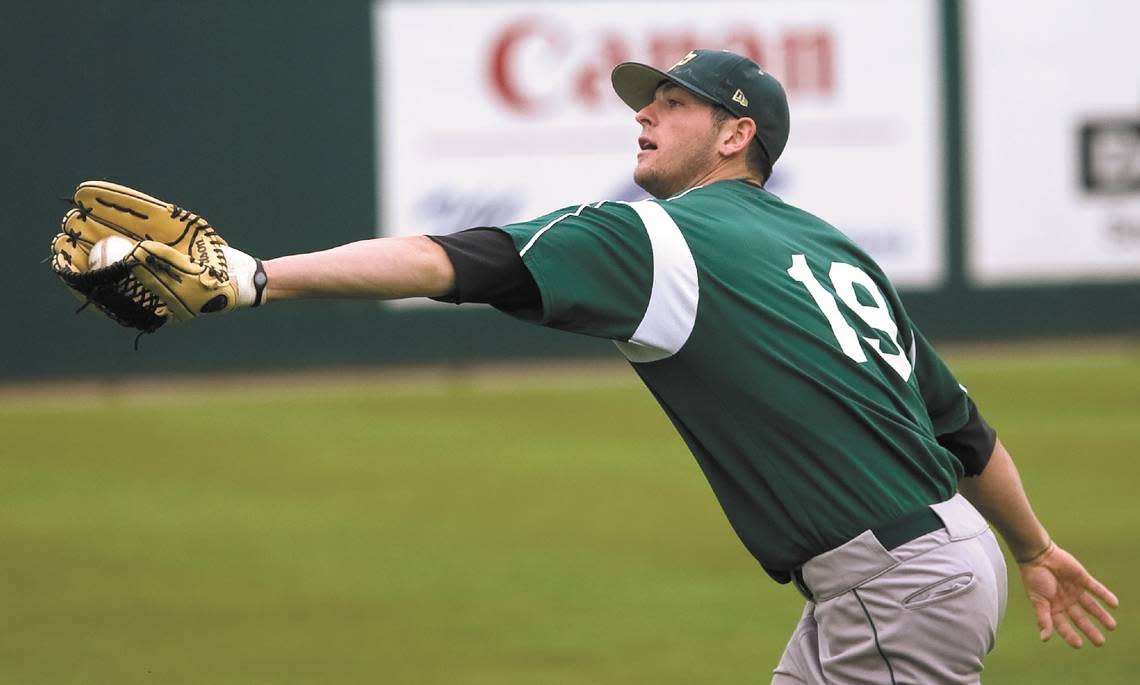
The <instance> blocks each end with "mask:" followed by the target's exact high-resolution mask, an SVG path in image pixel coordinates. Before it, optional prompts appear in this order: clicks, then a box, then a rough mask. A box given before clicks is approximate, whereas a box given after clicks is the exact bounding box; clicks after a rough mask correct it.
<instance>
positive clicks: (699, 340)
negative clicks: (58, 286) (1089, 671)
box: [53, 50, 1117, 684]
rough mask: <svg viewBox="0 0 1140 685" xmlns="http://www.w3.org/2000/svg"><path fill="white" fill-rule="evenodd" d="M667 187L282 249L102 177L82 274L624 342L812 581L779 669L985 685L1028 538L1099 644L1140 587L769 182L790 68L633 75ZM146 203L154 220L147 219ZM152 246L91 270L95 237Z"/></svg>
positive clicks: (151, 296) (1058, 619)
mask: <svg viewBox="0 0 1140 685" xmlns="http://www.w3.org/2000/svg"><path fill="white" fill-rule="evenodd" d="M612 80H613V85H614V88H615V90H616V91H617V94H618V95H619V96H620V97H621V99H622V100H623V101H624V102H625V103H626V104H628V105H629V106H630V107H631V108H632V109H633V110H634V111H635V112H636V115H635V119H636V121H637V123H638V124H639V125H640V129H641V133H640V137H639V138H638V145H639V147H640V151H639V152H638V154H637V165H636V168H635V170H634V179H635V180H636V182H637V183H638V184H639V185H640V186H641V187H642V188H644V189H645V190H647V191H648V192H649V193H650V194H651V195H653V196H654V197H655V198H656V199H652V200H646V201H642V202H595V203H592V204H584V205H580V206H575V207H567V208H563V209H559V210H557V211H554V212H551V213H550V214H547V215H545V216H541V217H538V218H535V219H533V220H531V221H525V222H521V223H517V224H511V225H506V226H498V227H484V228H473V229H470V230H467V231H463V232H460V233H457V234H454V235H449V236H414V237H400V238H385V239H374V240H365V241H361V242H357V243H351V244H348V245H343V246H340V247H336V248H334V249H331V250H327V251H324V252H318V253H312V254H304V255H294V256H287V257H281V258H278V259H273V260H268V261H265V262H261V261H259V260H257V259H254V258H252V257H250V256H248V255H246V254H244V253H242V252H240V251H238V250H235V249H233V248H231V247H230V246H228V245H227V244H225V242H224V241H222V240H221V239H220V238H218V237H217V235H216V232H214V230H213V229H212V228H211V227H210V226H209V225H208V224H207V223H206V222H205V221H204V220H203V219H201V217H199V216H197V215H195V214H192V213H190V212H187V211H186V210H182V209H180V208H178V207H176V206H173V205H169V204H167V203H164V202H162V201H160V200H156V199H155V198H151V197H149V196H147V195H144V194H142V193H138V192H137V191H132V190H130V189H127V188H123V187H121V186H115V185H113V184H107V183H99V182H93V183H86V184H83V185H81V186H80V188H79V190H78V191H77V193H76V199H75V204H76V207H75V209H73V210H72V211H71V212H69V213H68V215H67V216H66V217H65V220H64V230H63V232H62V233H60V235H59V236H58V237H57V239H56V241H55V243H54V252H55V259H54V260H53V265H54V267H55V270H56V271H57V273H59V274H60V276H61V277H62V278H63V279H64V280H65V282H67V283H68V284H69V285H71V286H72V287H73V288H75V289H76V290H77V291H78V292H79V293H80V294H81V296H82V297H84V298H86V299H88V300H91V301H93V302H94V303H95V304H96V306H98V307H100V308H102V309H104V310H105V311H107V312H108V313H110V314H112V315H113V316H115V317H116V318H117V319H119V320H120V321H121V322H124V323H127V324H129V325H133V326H135V327H137V328H139V329H140V330H144V331H146V330H154V329H155V328H157V327H158V326H160V325H162V323H163V322H165V321H166V320H169V319H188V318H193V317H194V316H196V315H198V314H200V313H209V312H215V311H229V310H232V309H234V308H236V307H241V306H257V305H260V304H263V303H264V302H266V301H280V300H289V299H297V298H328V297H349V298H373V299H376V298H382V299H390V298H402V297H412V296H428V297H433V298H436V299H439V300H443V301H446V302H455V303H464V302H482V303H488V304H491V305H493V306H494V307H496V308H498V309H500V310H502V311H503V312H506V313H507V314H509V315H511V316H515V317H518V318H521V319H525V320H527V321H531V322H534V323H537V324H540V325H543V326H548V327H551V328H557V329H561V330H566V331H572V332H576V333H582V334H586V335H592V336H598V337H602V338H607V339H609V340H613V341H614V342H615V343H616V345H617V347H618V349H619V351H620V352H621V354H623V355H624V356H625V357H626V358H627V359H628V360H629V361H630V363H631V364H632V365H633V368H634V369H635V370H636V372H637V374H638V375H639V376H640V377H641V379H642V380H643V381H644V382H645V385H646V386H647V387H648V388H649V390H650V392H652V393H653V395H654V397H655V398H656V399H657V400H658V402H659V403H660V405H661V407H662V409H663V410H664V411H665V413H666V414H667V415H668V417H669V418H670V420H671V421H672V422H673V424H674V426H676V429H677V431H678V432H679V433H680V435H681V438H682V439H683V440H684V441H685V443H686V445H687V446H688V447H689V449H690V450H691V451H692V453H693V456H694V457H695V458H696V459H697V461H698V462H699V464H700V466H701V468H702V470H703V472H704V474H705V476H706V477H707V479H708V481H709V484H710V485H711V486H712V488H713V491H714V492H715V493H716V496H717V498H718V500H719V502H720V504H721V505H722V507H723V508H724V511H725V514H726V515H727V518H728V520H729V522H730V523H731V525H732V526H733V528H734V529H735V531H736V532H737V534H738V535H739V537H740V539H741V541H742V542H743V543H744V545H745V547H747V549H748V550H749V551H750V552H751V553H752V555H753V556H754V557H755V558H756V560H757V561H758V562H759V563H760V565H761V566H762V567H763V568H764V569H765V570H766V571H767V572H768V574H770V575H771V576H772V577H773V578H774V579H775V580H777V581H778V582H781V583H790V584H791V585H793V586H794V587H795V588H796V590H798V591H799V593H800V594H801V595H803V597H804V598H805V599H806V605H805V608H804V612H803V616H802V619H801V620H800V622H799V624H798V625H797V626H796V628H795V630H794V632H793V634H792V636H791V639H790V641H789V642H788V645H787V648H786V650H785V652H784V655H783V657H782V658H781V660H780V662H779V664H778V666H777V667H776V669H775V673H774V677H773V681H772V682H773V683H843V684H848V683H977V682H979V677H980V675H979V674H980V672H981V670H982V661H983V658H984V657H985V655H986V654H987V653H988V652H989V651H990V649H991V648H992V647H993V645H994V636H995V633H996V631H997V627H998V623H999V622H1000V620H1001V617H1002V613H1003V611H1004V609H1005V603H1006V567H1005V563H1004V561H1003V557H1002V554H1001V552H1000V550H999V548H998V544H997V542H996V540H995V537H994V535H993V533H992V532H991V531H990V528H989V525H987V521H988V522H989V523H990V524H992V525H993V526H994V527H995V528H997V530H998V531H999V532H1000V533H1001V535H1002V536H1003V537H1004V539H1005V541H1006V543H1007V545H1008V547H1009V550H1010V552H1011V554H1012V555H1013V557H1014V558H1015V559H1016V561H1017V563H1018V570H1019V571H1020V575H1021V578H1022V582H1023V584H1024V586H1025V590H1026V592H1027V593H1028V595H1029V598H1030V600H1031V602H1032V604H1033V607H1034V609H1035V611H1036V615H1037V622H1038V625H1039V626H1040V630H1041V633H1040V636H1041V639H1042V640H1046V639H1048V638H1049V637H1050V636H1051V635H1052V634H1053V633H1054V632H1057V633H1059V634H1060V635H1061V637H1062V638H1063V639H1064V640H1065V641H1066V642H1067V643H1069V644H1070V645H1071V646H1073V647H1080V646H1081V644H1082V637H1081V633H1083V634H1084V635H1085V636H1087V638H1088V639H1089V640H1091V641H1092V643H1093V644H1094V645H1098V646H1099V645H1101V644H1103V643H1104V640H1105V638H1104V635H1103V633H1102V632H1101V629H1100V628H1099V627H1098V625H1097V624H1096V623H1094V621H1093V619H1095V620H1096V621H1097V622H1099V624H1101V625H1102V626H1103V627H1104V628H1106V629H1109V630H1111V629H1113V628H1114V627H1115V621H1114V619H1113V617H1112V615H1111V614H1110V613H1109V611H1108V610H1107V609H1106V607H1108V608H1113V607H1116V606H1117V599H1116V597H1115V596H1114V595H1113V594H1112V592H1110V591H1109V590H1108V589H1107V588H1106V587H1105V586H1104V585H1102V584H1101V583H1099V582H1098V581H1096V580H1095V579H1094V578H1093V577H1092V576H1091V575H1090V574H1089V573H1088V572H1087V571H1086V570H1085V569H1084V567H1083V566H1082V565H1081V564H1080V563H1079V562H1078V561H1077V560H1076V559H1075V558H1074V557H1072V556H1071V555H1070V554H1068V553H1067V552H1065V551H1064V550H1063V549H1061V548H1060V547H1059V546H1058V545H1057V544H1056V543H1055V542H1054V541H1053V540H1052V539H1051V538H1050V536H1049V534H1048V533H1047V532H1046V529H1045V528H1044V527H1043V526H1042V524H1041V523H1040V522H1039V521H1038V519H1037V518H1036V516H1035V515H1034V513H1033V511H1032V509H1031V507H1030V504H1029V501H1028V500H1027V498H1026V495H1025V493H1024V491H1023V489H1022V486H1021V482H1020V479H1019V476H1018V473H1017V470H1016V468H1015V467H1014V463H1013V461H1012V460H1011V458H1010V455H1009V453H1008V452H1007V451H1006V449H1005V448H1004V447H1003V446H1002V444H1001V442H1000V441H999V440H998V439H997V437H996V434H995V432H994V430H993V429H992V428H991V427H990V426H989V425H988V424H987V423H986V422H985V420H984V419H983V418H982V416H981V415H980V413H979V411H978V409H977V407H976V406H975V405H974V403H973V401H971V399H970V397H969V396H968V395H967V393H966V389H965V388H963V387H962V386H961V385H959V384H958V382H957V381H956V380H955V378H954V376H953V375H952V374H951V372H950V371H949V369H948V368H947V367H946V366H945V364H944V363H943V362H942V360H941V359H940V358H939V356H938V355H937V353H936V352H935V351H934V349H933V348H932V347H931V346H930V344H929V343H928V342H927V341H926V339H925V338H923V336H922V334H921V333H920V332H919V331H918V328H917V327H916V326H915V325H914V322H913V321H911V320H910V318H909V316H908V315H907V312H906V309H905V308H904V307H903V304H902V302H901V300H900V299H899V297H898V295H897V293H896V292H895V290H894V288H893V287H892V285H891V283H890V281H889V280H888V279H887V277H886V276H885V275H884V274H883V272H882V271H881V270H880V268H879V267H878V265H877V264H876V263H875V262H874V261H873V260H872V259H871V258H870V257H869V256H868V255H867V254H866V253H865V252H864V251H863V250H861V249H860V248H859V247H858V246H856V245H855V244H853V243H852V242H851V241H850V240H849V239H848V238H847V237H845V236H844V235H843V234H842V233H840V232H839V231H838V230H836V229H835V228H833V227H832V226H830V225H828V224H827V223H826V222H824V221H823V220H821V219H819V218H817V217H815V216H813V215H811V214H809V213H807V212H805V211H803V210H800V209H798V208H796V207H792V206H790V205H788V204H786V203H784V202H782V201H781V200H780V199H779V198H778V197H776V196H775V195H772V194H771V193H769V192H768V191H766V190H765V189H764V184H765V182H766V181H767V180H768V177H769V176H770V174H771V173H772V165H773V164H774V163H775V162H776V161H777V160H778V159H779V157H780V154H781V153H782V152H783V150H784V146H785V144H786V143H787V140H788V132H789V113H788V105H787V100H786V97H785V94H784V91H783V88H782V87H781V86H780V84H779V83H778V82H777V81H776V79H774V78H773V77H772V76H771V75H770V74H768V73H766V72H764V71H763V70H761V68H760V67H759V66H757V65H756V64H755V63H754V62H752V61H751V60H749V59H747V58H745V57H742V56H739V55H736V54H732V53H729V52H722V51H712V50H696V51H694V52H690V53H689V54H688V55H686V56H684V57H683V58H682V59H681V60H680V61H679V62H678V63H677V64H676V65H675V66H674V67H673V68H672V69H670V70H669V71H668V72H662V71H659V70H657V69H654V68H652V67H649V66H646V65H643V64H636V63H624V64H620V65H618V66H617V67H616V68H615V69H614V71H613V75H612ZM140 217H142V218H140ZM106 235H120V236H126V237H128V238H131V239H132V240H134V241H136V242H137V244H136V245H135V247H134V249H133V251H132V252H131V253H130V255H129V256H128V257H126V258H125V259H124V260H122V261H121V262H119V263H117V264H116V265H113V266H111V267H105V268H101V269H96V270H91V269H88V268H87V264H86V261H85V260H86V255H87V253H88V252H89V251H90V245H91V244H92V243H93V242H95V241H96V240H98V239H99V238H101V237H104V236H106Z"/></svg>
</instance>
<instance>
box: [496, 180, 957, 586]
mask: <svg viewBox="0 0 1140 685" xmlns="http://www.w3.org/2000/svg"><path fill="white" fill-rule="evenodd" d="M502 230H503V231H505V232H506V233H507V234H508V235H509V236H510V237H511V239H512V240H513V241H514V244H515V247H516V248H517V249H518V251H519V254H520V256H521V257H522V260H523V263H524V264H525V265H526V267H527V268H528V269H529V271H530V273H531V275H532V276H533V277H534V280H535V283H536V284H537V286H538V290H539V293H540V295H541V299H542V311H541V314H540V315H539V316H540V321H539V322H540V323H542V324H544V325H547V326H551V327H554V328H559V329H563V330H568V331H575V332H578V333H585V334H589V335H594V336H600V337H603V338H608V339H611V340H614V341H615V342H616V343H617V346H618V348H619V349H620V350H621V352H622V353H623V354H624V355H625V356H626V357H627V358H628V359H629V361H630V362H631V363H632V364H633V367H634V369H636V371H637V373H638V374H639V376H640V377H641V378H642V380H643V381H644V382H645V384H646V386H648V388H649V390H650V391H651V392H652V393H653V395H654V397H656V399H657V401H658V402H659V403H660V404H661V407H662V408H663V409H664V410H665V412H666V414H668V416H669V418H670V419H671V420H672V422H673V424H674V425H675V426H676V428H677V430H678V431H679V432H680V434H681V437H682V438H683V439H684V441H685V443H686V444H687V445H688V447H689V449H690V450H691V451H692V453H693V455H694V456H695V457H696V459H697V461H698V462H699V463H700V466H701V469H702V470H703V471H704V473H705V475H706V476H707V478H708V480H709V483H710V484H711V485H712V488H713V490H714V491H715V493H716V496H717V498H718V500H719V502H720V504H721V506H722V507H723V508H724V511H725V513H726V515H727V517H728V519H729V521H730V522H731V524H732V526H733V527H734V528H735V530H736V532H737V534H738V535H739V536H740V538H741V540H742V541H743V542H744V544H745V546H746V547H747V548H748V549H749V551H750V552H751V553H752V554H753V555H754V556H755V557H756V558H757V559H758V560H759V561H760V563H761V564H763V565H764V566H765V567H766V568H768V569H769V570H773V571H787V570H790V569H793V568H795V567H797V566H799V565H800V564H802V563H803V562H804V561H806V560H807V559H809V558H811V557H813V556H815V555H818V554H820V553H822V552H824V551H827V550H829V549H832V548H834V547H836V546H838V545H840V544H842V543H844V542H846V541H847V540H850V539H851V538H853V537H855V536H857V535H858V534H860V533H861V532H862V531H864V530H866V529H868V528H873V527H875V526H876V525H879V524H882V523H885V522H887V521H890V520H892V519H895V518H897V517H899V516H901V515H903V514H907V513H910V512H913V511H915V510H917V509H920V508H922V507H924V506H926V505H928V504H931V503H934V502H939V501H942V500H945V499H948V498H949V497H951V496H952V495H953V494H954V492H955V491H956V488H957V481H958V478H960V477H961V476H962V475H963V465H962V463H961V462H960V461H959V460H958V459H957V458H956V457H955V456H954V455H953V454H951V453H950V452H949V451H948V450H946V449H944V448H943V447H941V446H940V445H939V443H938V441H937V440H936V436H937V435H941V434H943V433H949V432H953V431H955V430H957V429H958V428H960V427H961V426H963V425H964V424H965V423H966V422H967V419H968V417H969V405H968V400H967V398H966V395H965V391H964V389H963V388H962V387H961V386H960V385H959V384H958V383H957V381H955V379H954V377H953V376H952V375H951V373H950V372H949V370H948V369H947V368H946V366H945V365H944V364H943V363H942V361H941V360H940V359H939V357H938V356H937V355H936V354H935V352H934V351H933V349H932V348H931V347H930V345H929V344H928V343H927V342H926V340H925V339H924V338H923V337H922V336H921V335H920V334H919V332H918V331H917V329H916V328H915V327H914V325H913V323H912V322H911V321H910V319H909V318H908V317H907V314H906V311H905V310H904V309H903V306H902V304H901V302H900V301H899V298H898V296H897V294H896V293H895V291H894V289H893V287H892V286H891V284H890V282H889V281H888V280H887V278H886V276H884V275H883V273H882V271H881V270H880V268H879V267H878V265H876V264H875V262H874V261H873V260H872V259H871V258H870V257H869V256H868V255H867V254H866V253H865V252H863V251H862V250H861V249H859V247H857V246H856V245H855V244H854V243H852V242H851V240H849V239H848V238H847V237H846V236H844V235H843V234H842V233H841V232H840V231H838V230H836V229H835V228H833V227H832V226H830V225H829V224H827V223H826V222H824V221H823V220H821V219H819V218H817V217H815V216H813V215H811V214H808V213H807V212H804V211H802V210H800V209H797V208H795V207H792V206H790V205H788V204H785V203H784V202H782V201H781V200H780V199H779V198H777V197H776V196H775V195H772V194H771V193H769V192H767V191H765V190H763V189H761V188H759V187H757V186H754V185H752V184H750V183H747V182H744V181H721V182H718V183H714V184H711V185H708V186H704V187H698V188H695V189H692V190H690V191H687V192H685V193H682V194H680V195H678V196H676V197H674V198H671V199H669V200H646V201H644V202H634V203H624V202H601V203H596V204H591V205H582V206H580V207H570V208H567V209H564V210H561V211H558V212H555V213H552V214H549V215H546V216H543V217H540V218H538V219H535V220H533V221H527V222H524V223H518V224H512V225H508V226H504V227H502Z"/></svg>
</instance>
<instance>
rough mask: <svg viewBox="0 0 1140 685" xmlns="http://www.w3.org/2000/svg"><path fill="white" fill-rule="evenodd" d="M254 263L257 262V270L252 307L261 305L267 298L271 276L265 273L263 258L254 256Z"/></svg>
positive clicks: (254, 273)
mask: <svg viewBox="0 0 1140 685" xmlns="http://www.w3.org/2000/svg"><path fill="white" fill-rule="evenodd" d="M253 262H254V264H257V270H256V271H254V272H253V289H254V294H253V304H251V305H250V306H251V307H260V306H261V305H262V303H263V302H264V298H265V287H266V286H267V285H269V276H268V275H266V273H265V267H264V266H263V265H262V263H261V260H260V259H258V258H257V257H254V258H253Z"/></svg>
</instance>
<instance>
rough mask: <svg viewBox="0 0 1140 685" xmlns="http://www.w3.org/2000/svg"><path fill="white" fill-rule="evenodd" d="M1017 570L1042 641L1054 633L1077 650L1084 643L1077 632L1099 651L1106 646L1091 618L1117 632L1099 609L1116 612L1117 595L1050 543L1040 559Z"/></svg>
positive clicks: (1077, 562)
mask: <svg viewBox="0 0 1140 685" xmlns="http://www.w3.org/2000/svg"><path fill="white" fill-rule="evenodd" d="M1018 570H1019V571H1020V572H1021V580H1022V583H1024V585H1025V592H1026V594H1027V595H1029V601H1030V602H1031V603H1032V604H1033V609H1034V611H1035V612H1036V613H1037V626H1038V627H1039V628H1040V629H1041V640H1042V641H1045V640H1048V639H1049V638H1050V637H1052V635H1053V633H1054V632H1057V633H1059V634H1060V635H1061V637H1062V638H1063V639H1064V640H1065V642H1067V643H1068V644H1069V646H1070V647H1072V648H1073V649H1080V648H1081V646H1082V645H1083V644H1084V641H1083V640H1081V636H1080V634H1079V633H1078V632H1077V630H1078V629H1079V630H1080V632H1081V633H1084V634H1085V635H1086V636H1088V638H1089V640H1090V641H1091V642H1092V643H1093V644H1094V645H1096V646H1097V647H1100V646H1101V645H1103V644H1104V642H1105V638H1104V633H1102V632H1101V631H1100V629H1099V628H1098V627H1097V626H1096V624H1095V623H1093V621H1092V619H1091V618H1090V617H1089V615H1090V614H1091V615H1092V616H1093V617H1095V618H1096V619H1097V620H1098V621H1099V622H1100V623H1101V624H1102V625H1103V626H1104V627H1105V628H1106V629H1108V630H1115V629H1116V619H1114V618H1113V617H1112V614H1110V613H1109V612H1108V610H1107V609H1105V608H1104V606H1102V605H1101V603H1103V604H1104V605H1106V606H1108V607H1109V608H1112V609H1115V608H1116V607H1117V606H1119V605H1120V601H1119V600H1118V599H1117V598H1116V595H1114V594H1113V593H1112V591H1111V590H1109V589H1108V588H1107V587H1105V586H1104V585H1103V584H1102V583H1101V582H1100V581H1098V580H1097V579H1096V578H1093V577H1092V575H1091V574H1090V573H1089V572H1088V571H1086V570H1085V567H1084V566H1082V565H1081V563H1080V562H1079V561H1077V560H1076V558H1075V557H1073V555H1071V554H1069V553H1068V552H1066V551H1065V550H1063V549H1061V548H1060V547H1058V546H1057V545H1056V544H1054V543H1050V546H1049V548H1048V549H1047V550H1046V551H1045V553H1044V554H1042V555H1041V556H1040V557H1038V558H1036V559H1034V560H1032V561H1030V562H1027V563H1019V564H1018ZM1097 600H1100V602H1098V601H1097ZM1074 626H1075V627H1074Z"/></svg>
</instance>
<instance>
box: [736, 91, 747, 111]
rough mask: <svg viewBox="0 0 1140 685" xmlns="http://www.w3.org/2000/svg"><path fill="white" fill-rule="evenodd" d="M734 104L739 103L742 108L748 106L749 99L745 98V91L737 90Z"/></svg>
mask: <svg viewBox="0 0 1140 685" xmlns="http://www.w3.org/2000/svg"><path fill="white" fill-rule="evenodd" d="M732 101H733V102H739V103H740V106H741V107H747V106H748V98H746V97H744V91H743V90H741V89H739V88H737V89H736V92H735V93H733V95H732Z"/></svg>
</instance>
